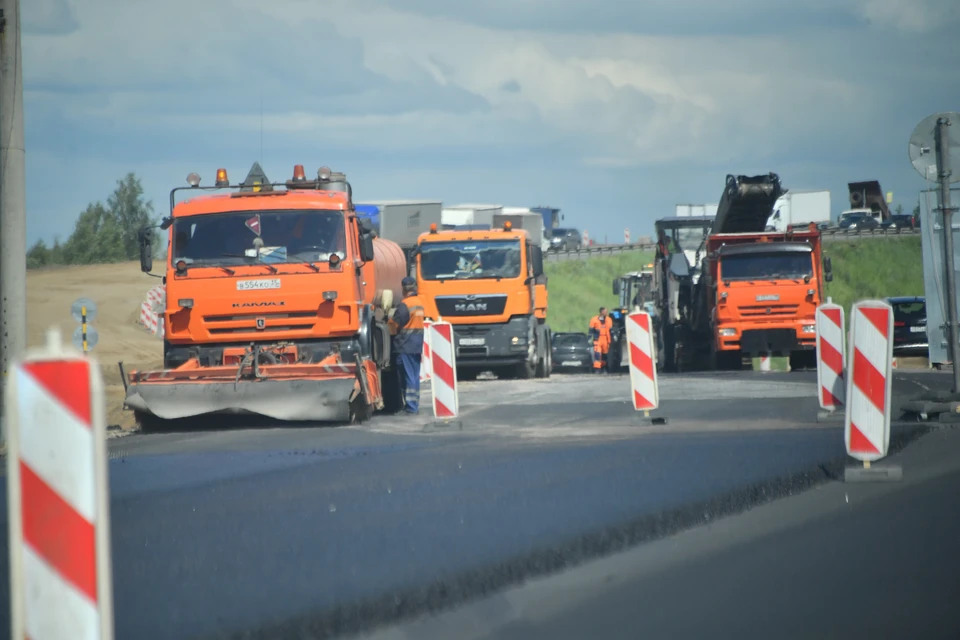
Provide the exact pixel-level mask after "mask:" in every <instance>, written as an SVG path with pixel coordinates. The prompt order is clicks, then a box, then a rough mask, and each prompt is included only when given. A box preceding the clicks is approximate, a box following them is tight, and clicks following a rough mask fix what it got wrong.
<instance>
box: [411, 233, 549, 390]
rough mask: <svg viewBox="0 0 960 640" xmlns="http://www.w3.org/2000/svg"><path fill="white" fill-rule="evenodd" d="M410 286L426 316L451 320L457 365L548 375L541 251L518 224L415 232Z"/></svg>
mask: <svg viewBox="0 0 960 640" xmlns="http://www.w3.org/2000/svg"><path fill="white" fill-rule="evenodd" d="M416 270H417V285H418V289H419V294H420V298H421V299H422V300H423V303H424V306H425V308H426V313H427V316H428V317H430V318H433V319H437V318H441V319H443V320H445V321H447V322H450V323H451V324H452V325H453V333H454V342H455V348H456V350H457V353H456V359H457V362H456V364H457V371H458V374H459V375H461V377H463V376H466V377H472V376H475V375H476V374H477V373H480V372H482V371H490V370H492V371H494V372H495V373H496V374H497V375H498V376H499V377H520V378H530V377H534V376H536V377H548V376H549V375H550V369H551V367H552V359H551V349H550V341H551V335H550V327H549V325H547V278H546V275H545V274H544V272H543V251H542V249H541V247H540V246H539V245H538V244H537V243H535V242H534V241H533V239H531V237H530V236H529V235H528V234H527V232H526V231H523V230H520V229H513V226H512V224H511V223H510V222H506V223H504V225H503V227H502V228H493V229H483V230H470V231H437V229H436V227H435V226H434V227H432V228H431V230H430V231H429V232H428V233H424V234H422V235H421V236H420V238H419V240H418V243H417V250H416Z"/></svg>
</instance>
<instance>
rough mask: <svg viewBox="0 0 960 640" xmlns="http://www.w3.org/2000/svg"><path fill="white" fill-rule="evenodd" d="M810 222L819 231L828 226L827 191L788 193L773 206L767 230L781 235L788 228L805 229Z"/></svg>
mask: <svg viewBox="0 0 960 640" xmlns="http://www.w3.org/2000/svg"><path fill="white" fill-rule="evenodd" d="M811 222H813V223H816V225H817V227H818V228H821V229H823V228H826V227H828V226H829V225H830V192H829V191H826V190H816V191H815V190H808V191H794V190H790V191H788V192H787V193H785V194H783V195H782V196H780V198H778V199H777V201H776V203H775V204H774V205H773V213H772V214H771V215H770V219H769V220H767V228H768V229H770V230H771V231H778V232H781V233H782V232H784V231H786V230H787V229H788V228H789V227H806V226H808V225H809V224H810V223H811Z"/></svg>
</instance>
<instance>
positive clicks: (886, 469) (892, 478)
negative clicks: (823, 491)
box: [843, 463, 903, 484]
mask: <svg viewBox="0 0 960 640" xmlns="http://www.w3.org/2000/svg"><path fill="white" fill-rule="evenodd" d="M868 464H869V463H865V464H864V465H863V466H850V467H847V468H846V469H844V470H843V481H844V482H849V483H854V484H855V483H859V482H900V481H901V480H903V469H902V468H901V467H900V465H895V464H883V465H870V466H867V465H868Z"/></svg>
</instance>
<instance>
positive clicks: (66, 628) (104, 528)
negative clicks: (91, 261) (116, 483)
mask: <svg viewBox="0 0 960 640" xmlns="http://www.w3.org/2000/svg"><path fill="white" fill-rule="evenodd" d="M11 373H12V375H11V376H10V379H9V382H8V385H7V391H6V393H7V395H6V405H5V406H6V409H7V411H8V415H7V419H8V425H9V427H8V429H7V431H8V434H7V436H8V439H7V443H8V447H9V449H8V451H7V508H8V510H9V512H8V516H9V523H10V525H9V526H10V529H9V535H10V538H9V540H10V542H9V549H10V551H9V553H10V600H11V602H10V605H11V608H10V611H11V616H10V617H11V629H12V634H11V637H12V638H14V640H26V639H30V640H48V639H50V640H52V639H61V638H62V639H64V640H66V639H67V638H89V639H91V640H93V639H98V640H110V639H112V638H113V592H112V574H111V572H112V569H111V563H110V512H109V502H108V494H107V450H106V440H105V436H106V434H105V431H106V429H105V418H104V414H105V407H104V394H103V380H102V378H101V374H100V370H99V367H98V366H97V364H96V363H95V362H94V361H93V360H91V359H89V358H87V357H84V356H83V355H82V354H80V353H79V352H77V351H75V350H73V349H68V348H64V346H63V344H62V342H61V339H60V333H59V331H57V330H55V329H54V330H51V331H50V332H49V333H48V335H47V346H46V347H45V348H43V349H33V350H30V351H28V352H27V354H26V357H25V358H24V359H23V360H22V361H20V362H19V363H17V364H16V365H15V367H14V370H13V371H12V372H11Z"/></svg>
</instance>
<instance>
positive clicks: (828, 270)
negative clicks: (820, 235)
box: [823, 258, 833, 282]
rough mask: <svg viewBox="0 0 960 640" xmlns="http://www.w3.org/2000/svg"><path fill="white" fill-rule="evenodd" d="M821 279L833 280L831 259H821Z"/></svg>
mask: <svg viewBox="0 0 960 640" xmlns="http://www.w3.org/2000/svg"><path fill="white" fill-rule="evenodd" d="M823 279H824V281H825V282H833V261H832V260H830V258H824V259H823Z"/></svg>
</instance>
